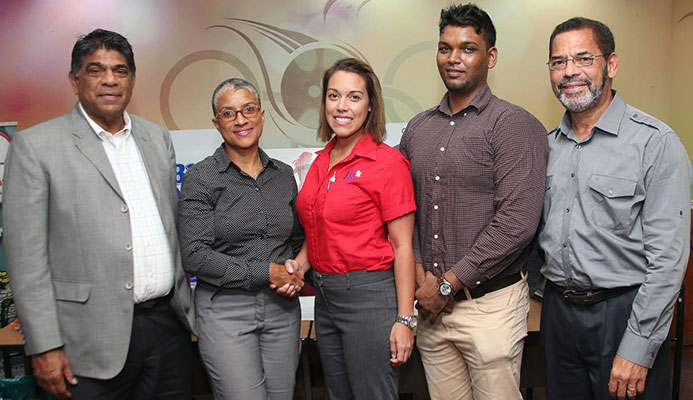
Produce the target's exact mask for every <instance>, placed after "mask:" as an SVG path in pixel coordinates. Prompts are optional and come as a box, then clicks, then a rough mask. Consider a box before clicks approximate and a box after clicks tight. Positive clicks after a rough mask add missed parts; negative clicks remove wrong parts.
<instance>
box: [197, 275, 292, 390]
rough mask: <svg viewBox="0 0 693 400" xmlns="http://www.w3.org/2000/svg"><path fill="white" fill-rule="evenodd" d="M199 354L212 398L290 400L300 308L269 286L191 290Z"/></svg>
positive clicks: (200, 285)
mask: <svg viewBox="0 0 693 400" xmlns="http://www.w3.org/2000/svg"><path fill="white" fill-rule="evenodd" d="M195 306H196V312H197V333H198V344H199V347H200V355H201V357H202V361H203V363H204V366H205V369H206V370H207V374H208V376H209V380H210V383H211V385H212V391H213V393H214V398H215V399H216V400H224V399H237V400H267V399H270V400H292V399H293V396H294V385H295V381H296V368H297V367H298V359H299V350H300V341H299V334H300V327H301V306H300V304H299V302H298V299H296V298H294V299H287V298H285V297H281V296H279V295H278V294H276V293H275V292H274V291H272V290H270V289H262V290H260V291H258V292H250V291H247V290H242V289H224V290H221V291H219V290H218V289H217V288H216V287H214V286H212V285H208V284H205V283H201V284H198V286H197V289H196V290H195Z"/></svg>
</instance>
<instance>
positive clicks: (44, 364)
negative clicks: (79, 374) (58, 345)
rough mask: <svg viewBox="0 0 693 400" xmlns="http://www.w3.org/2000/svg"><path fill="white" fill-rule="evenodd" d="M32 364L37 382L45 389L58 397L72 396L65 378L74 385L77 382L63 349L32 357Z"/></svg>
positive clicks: (66, 397)
mask: <svg viewBox="0 0 693 400" xmlns="http://www.w3.org/2000/svg"><path fill="white" fill-rule="evenodd" d="M31 361H32V366H33V369H34V375H35V377H36V382H37V383H38V384H39V386H41V387H42V388H43V389H44V390H45V391H47V392H48V393H50V394H51V395H52V396H53V397H55V398H58V399H68V398H70V397H72V395H71V394H70V392H69V391H68V390H67V386H66V385H65V380H66V379H67V380H68V382H70V384H72V385H76V384H77V379H75V376H74V374H73V373H72V369H71V368H70V363H69V362H68V361H67V358H66V357H65V354H64V353H63V352H62V350H61V349H55V350H49V351H47V352H45V353H41V354H38V355H35V356H33V357H32V360H31Z"/></svg>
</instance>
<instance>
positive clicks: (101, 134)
mask: <svg viewBox="0 0 693 400" xmlns="http://www.w3.org/2000/svg"><path fill="white" fill-rule="evenodd" d="M77 104H79V110H80V111H82V115H84V118H86V120H87V123H88V124H89V126H90V127H91V130H92V131H94V133H95V134H96V136H97V137H98V138H99V139H101V140H104V139H105V138H107V137H109V136H115V135H118V134H120V133H121V132H124V133H125V135H124V136H125V137H127V136H128V135H130V132H132V120H131V119H130V115H128V112H127V111H123V121H124V122H125V126H124V127H123V129H121V130H119V131H118V132H116V133H114V134H112V135H111V134H110V133H108V132H106V131H105V130H104V129H103V128H102V127H101V126H100V125H99V124H97V123H96V121H94V120H93V119H91V117H89V114H87V112H86V111H85V110H84V107H82V103H77Z"/></svg>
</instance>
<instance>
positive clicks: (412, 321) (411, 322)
mask: <svg viewBox="0 0 693 400" xmlns="http://www.w3.org/2000/svg"><path fill="white" fill-rule="evenodd" d="M395 322H399V323H400V324H404V325H405V326H406V327H407V328H410V329H414V328H416V324H417V322H418V320H417V319H416V315H407V316H404V315H397V318H395Z"/></svg>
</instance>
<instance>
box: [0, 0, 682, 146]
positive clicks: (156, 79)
mask: <svg viewBox="0 0 693 400" xmlns="http://www.w3.org/2000/svg"><path fill="white" fill-rule="evenodd" d="M448 3H449V0H442V1H441V0H371V1H363V0H338V1H328V0H300V1H299V0H293V1H291V0H287V1H281V2H280V1H275V0H254V1H243V2H241V1H233V0H206V1H193V0H148V1H134V0H131V1H127V0H103V1H99V2H94V1H91V0H63V1H59V2H58V1H55V2H49V1H9V2H2V3H1V4H2V5H0V7H1V9H0V37H1V38H2V40H0V57H1V59H2V60H3V67H2V72H3V73H2V74H0V91H1V94H2V95H0V121H18V122H19V128H20V129H21V128H25V127H28V126H31V125H33V124H36V123H38V122H40V121H42V120H45V119H47V118H50V117H53V116H55V115H58V114H61V113H63V112H65V111H66V110H68V109H69V108H70V107H71V106H72V104H73V103H74V101H75V100H76V98H75V96H74V95H73V94H72V92H71V90H70V87H69V84H68V82H67V70H68V65H69V52H70V49H71V47H72V45H73V43H74V40H75V35H76V34H78V33H86V32H89V31H90V30H92V29H94V28H96V27H104V28H107V29H112V30H116V31H118V32H121V33H123V34H124V35H126V36H127V37H128V38H129V39H130V41H131V42H132V43H133V46H134V48H135V55H136V61H137V66H138V71H137V85H136V88H135V95H134V97H133V101H132V103H131V106H130V108H129V110H130V111H131V112H134V113H136V114H140V115H142V116H144V117H145V118H148V119H151V120H154V121H156V122H159V123H161V124H165V125H167V126H168V127H169V128H171V129H200V128H212V125H211V123H210V118H211V112H210V106H209V97H210V96H211V92H212V90H213V88H214V87H215V86H216V84H217V83H218V82H220V81H221V80H223V79H225V78H227V77H230V76H245V77H246V78H248V79H250V80H254V81H256V82H257V83H258V86H259V89H260V91H261V94H262V97H263V106H264V108H265V109H266V112H267V121H266V124H265V134H264V136H263V143H262V145H263V146H265V147H295V146H299V145H307V146H310V145H317V144H318V143H317V142H316V140H315V138H314V132H315V129H314V126H315V121H316V118H317V104H318V101H319V99H318V97H319V95H318V96H317V97H316V91H318V93H319V80H320V76H321V75H322V71H323V70H324V68H325V67H326V66H329V64H330V63H331V62H332V60H333V59H334V57H338V56H339V57H341V56H345V55H349V54H356V55H359V56H362V57H364V58H365V59H366V60H367V61H368V62H370V63H371V65H372V66H373V68H374V69H375V71H376V73H377V74H378V75H379V76H380V79H381V82H382V83H383V86H384V92H385V97H386V101H387V116H388V120H389V121H390V122H406V121H408V120H409V118H411V117H412V116H413V115H414V114H415V113H417V112H419V111H421V110H423V109H425V108H428V107H431V106H432V105H434V104H436V103H437V102H438V101H439V99H440V97H441V96H442V95H443V93H444V87H443V85H442V84H441V82H440V78H439V76H438V73H437V70H436V67H435V62H434V57H435V51H436V47H435V43H436V41H437V36H438V35H437V34H438V30H437V22H438V17H439V14H440V9H441V8H442V7H444V6H446V5H447V4H448ZM478 4H479V5H480V6H481V7H482V8H484V9H485V10H486V11H487V12H488V13H489V14H490V15H491V17H492V18H493V20H494V23H495V25H496V28H497V30H498V42H497V46H498V48H499V62H498V64H497V66H496V68H495V69H494V70H493V71H492V72H491V74H490V78H489V79H490V81H489V82H490V85H491V88H492V90H493V91H494V93H495V94H497V95H498V96H500V97H503V98H505V99H507V100H509V101H511V102H514V103H517V104H520V105H522V106H524V107H525V108H527V109H528V110H529V111H531V112H532V113H534V114H535V115H536V116H537V117H538V118H539V119H540V120H541V121H542V122H543V123H544V124H545V125H546V126H547V128H549V129H550V128H552V127H553V126H555V125H556V124H557V122H558V120H559V119H560V117H561V115H562V113H563V109H562V107H561V105H560V104H559V103H558V101H557V100H556V99H555V98H554V96H553V94H552V92H551V89H550V86H549V83H548V71H547V68H546V65H545V62H546V60H547V54H548V50H547V46H548V43H547V42H548V37H549V35H550V33H551V30H552V29H553V28H554V26H556V25H557V24H558V23H560V22H562V21H564V20H566V19H568V18H570V17H573V16H577V15H580V16H585V17H589V18H594V19H598V20H600V21H603V22H605V23H606V24H607V25H609V26H610V27H611V28H612V30H613V32H614V35H615V37H616V51H617V52H618V54H619V56H620V60H621V67H620V70H619V74H618V76H617V77H616V79H615V81H614V87H615V88H616V89H617V90H619V91H620V93H621V94H622V95H623V96H624V98H625V99H626V101H627V102H629V103H631V104H633V105H634V106H636V107H638V108H641V109H643V110H644V111H646V112H648V113H650V114H652V115H654V116H656V117H658V118H660V119H662V120H663V121H665V122H667V123H669V124H670V125H671V126H672V127H673V128H674V129H675V130H676V131H677V133H678V134H679V135H680V136H681V138H682V140H683V141H684V143H685V144H686V145H687V146H688V148H689V149H692V147H691V146H693V129H692V128H693V110H691V107H690V106H689V104H690V100H689V93H693V90H692V89H693V77H692V76H691V73H690V72H688V71H690V70H691V66H692V65H693V64H692V63H691V61H693V15H691V16H688V17H687V18H683V20H682V17H684V16H685V15H687V14H690V13H692V12H693V0H661V1H652V0H580V1H557V0H480V1H478ZM233 18H236V19H233Z"/></svg>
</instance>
